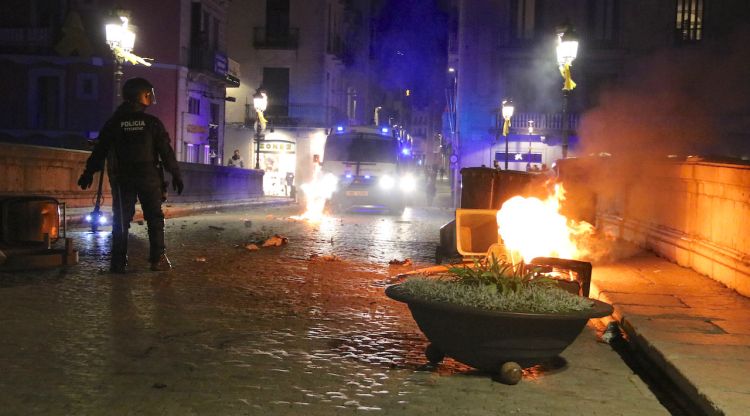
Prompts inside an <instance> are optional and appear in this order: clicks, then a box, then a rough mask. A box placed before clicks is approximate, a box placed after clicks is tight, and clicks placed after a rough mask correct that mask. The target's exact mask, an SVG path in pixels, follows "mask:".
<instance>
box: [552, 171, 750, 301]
mask: <svg viewBox="0 0 750 416" xmlns="http://www.w3.org/2000/svg"><path fill="white" fill-rule="evenodd" d="M564 162H565V163H561V177H562V179H563V183H564V184H565V183H566V181H567V182H568V183H570V185H571V186H570V187H571V189H572V192H571V194H570V195H569V196H570V197H571V198H570V199H571V200H573V201H577V203H578V210H577V211H578V213H579V214H581V215H579V216H580V217H582V218H585V217H590V216H591V214H592V213H594V212H595V216H596V221H597V227H598V228H599V229H600V230H605V231H607V232H610V233H612V234H613V235H615V236H617V237H619V238H622V239H624V240H626V241H630V242H634V243H637V244H639V245H640V246H642V247H646V248H648V249H650V250H652V251H654V252H656V253H658V254H659V255H661V256H663V257H665V258H667V259H669V260H672V261H674V262H676V263H677V264H679V265H681V266H684V267H689V268H691V269H693V270H695V271H697V272H699V273H701V274H704V275H707V276H709V277H711V278H713V279H715V280H717V281H720V282H722V283H723V284H725V285H726V286H728V287H730V288H732V289H735V290H737V291H738V292H739V293H741V294H743V295H745V296H750V237H748V233H747V231H748V230H749V229H750V166H748V165H738V164H728V163H714V162H708V161H701V160H688V161H682V162H666V161H661V162H643V161H639V162H638V163H635V164H634V163H618V162H617V161H615V160H612V159H599V160H591V159H579V160H576V159H568V160H566V161H564ZM566 188H567V186H566Z"/></svg>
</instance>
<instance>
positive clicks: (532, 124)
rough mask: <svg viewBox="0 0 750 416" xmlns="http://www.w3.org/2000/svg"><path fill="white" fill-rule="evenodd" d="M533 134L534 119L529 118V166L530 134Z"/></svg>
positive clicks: (529, 162) (528, 164)
mask: <svg viewBox="0 0 750 416" xmlns="http://www.w3.org/2000/svg"><path fill="white" fill-rule="evenodd" d="M533 134H534V120H529V161H528V162H527V166H531V136H532V135H533Z"/></svg>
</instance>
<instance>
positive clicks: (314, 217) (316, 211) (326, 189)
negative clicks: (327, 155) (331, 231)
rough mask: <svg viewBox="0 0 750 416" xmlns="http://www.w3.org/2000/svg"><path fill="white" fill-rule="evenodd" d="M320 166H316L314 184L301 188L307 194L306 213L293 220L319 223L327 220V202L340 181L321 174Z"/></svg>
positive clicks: (293, 217) (327, 174)
mask: <svg viewBox="0 0 750 416" xmlns="http://www.w3.org/2000/svg"><path fill="white" fill-rule="evenodd" d="M321 173H322V172H321V171H320V166H317V165H316V166H315V171H314V172H313V180H312V182H309V183H305V184H302V185H301V186H300V188H301V189H302V192H303V193H304V194H305V200H306V203H305V212H303V213H302V215H294V216H292V217H291V218H292V219H295V220H306V221H309V222H314V223H319V222H321V221H323V220H324V219H325V218H327V216H326V214H325V213H324V212H323V210H324V209H325V206H326V201H328V200H329V199H331V196H332V195H333V193H334V192H335V191H336V185H337V183H338V179H336V177H335V176H334V175H333V174H331V173H326V174H324V175H323V174H321Z"/></svg>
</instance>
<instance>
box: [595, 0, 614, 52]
mask: <svg viewBox="0 0 750 416" xmlns="http://www.w3.org/2000/svg"><path fill="white" fill-rule="evenodd" d="M617 6H618V0H589V7H588V10H589V31H590V39H591V40H592V41H593V43H594V44H598V45H599V46H612V45H613V44H614V43H615V42H616V41H617V29H618V7H617Z"/></svg>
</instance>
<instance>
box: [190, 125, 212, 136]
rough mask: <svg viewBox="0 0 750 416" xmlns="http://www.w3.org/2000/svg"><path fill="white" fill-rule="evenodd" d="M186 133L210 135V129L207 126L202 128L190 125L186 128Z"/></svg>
mask: <svg viewBox="0 0 750 416" xmlns="http://www.w3.org/2000/svg"><path fill="white" fill-rule="evenodd" d="M185 131H187V132H188V133H198V134H206V133H208V129H207V128H206V126H201V125H199V124H188V125H187V126H186V127H185Z"/></svg>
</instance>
